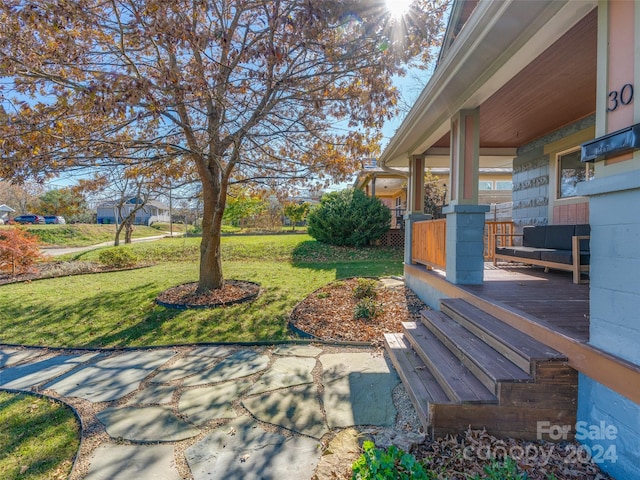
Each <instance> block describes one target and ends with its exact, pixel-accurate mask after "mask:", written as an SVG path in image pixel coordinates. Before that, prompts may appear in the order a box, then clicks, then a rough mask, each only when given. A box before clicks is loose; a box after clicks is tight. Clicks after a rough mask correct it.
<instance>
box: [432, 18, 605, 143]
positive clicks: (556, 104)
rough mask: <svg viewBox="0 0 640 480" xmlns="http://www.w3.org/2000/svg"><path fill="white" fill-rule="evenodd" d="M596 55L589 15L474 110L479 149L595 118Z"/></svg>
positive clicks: (526, 140) (446, 138)
mask: <svg viewBox="0 0 640 480" xmlns="http://www.w3.org/2000/svg"><path fill="white" fill-rule="evenodd" d="M596 49H597V10H593V11H592V12H591V13H589V14H588V15H587V16H586V17H585V18H583V19H582V20H581V21H580V22H579V23H577V24H576V25H575V26H574V27H573V28H572V29H570V30H569V31H568V32H567V33H566V34H565V35H564V36H562V37H561V38H560V39H559V40H558V41H557V42H555V43H554V44H553V45H552V46H551V47H550V48H548V49H547V50H546V51H545V52H544V53H542V54H541V55H540V56H538V57H537V58H536V59H535V60H533V61H532V62H531V63H530V64H529V65H528V66H527V67H525V68H524V69H523V70H522V71H521V72H520V73H518V74H517V75H516V76H515V77H514V78H513V79H511V81H509V82H508V83H507V84H505V85H504V86H503V87H502V88H501V89H500V90H498V91H497V92H496V93H495V94H493V95H492V96H491V97H490V98H489V99H488V100H486V101H485V102H484V103H483V104H482V105H481V106H480V146H481V147H484V148H501V147H511V148H517V147H520V146H522V145H525V144H527V143H529V142H531V141H532V140H535V139H536V138H539V137H542V136H543V135H545V134H547V133H549V132H552V131H554V130H557V129H559V128H561V127H563V126H565V125H568V124H570V123H572V122H574V121H576V120H579V119H581V118H584V117H586V116H588V115H591V114H593V113H595V111H596V67H597V66H596V61H597V58H596ZM449 143H450V142H449V134H446V135H444V136H443V137H442V138H441V139H440V140H438V141H437V142H436V143H435V144H434V145H433V146H434V147H449Z"/></svg>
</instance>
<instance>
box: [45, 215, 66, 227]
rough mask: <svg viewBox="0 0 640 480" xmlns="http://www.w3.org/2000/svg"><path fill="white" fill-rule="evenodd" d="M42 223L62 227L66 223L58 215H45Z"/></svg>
mask: <svg viewBox="0 0 640 480" xmlns="http://www.w3.org/2000/svg"><path fill="white" fill-rule="evenodd" d="M44 221H45V223H55V224H59V225H64V224H65V223H67V222H66V220H65V219H64V217H61V216H60V215H45V216H44Z"/></svg>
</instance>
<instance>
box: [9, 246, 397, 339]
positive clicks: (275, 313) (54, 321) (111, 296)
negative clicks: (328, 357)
mask: <svg viewBox="0 0 640 480" xmlns="http://www.w3.org/2000/svg"><path fill="white" fill-rule="evenodd" d="M198 243H199V240H198V239H192V238H190V239H171V240H161V241H158V242H153V243H141V244H133V245H131V246H127V247H126V248H131V249H133V250H135V251H136V253H137V254H138V256H140V257H141V258H147V259H153V260H155V261H157V262H159V263H157V264H156V265H155V266H153V267H149V268H142V269H137V270H130V271H125V272H114V273H103V274H95V275H82V276H75V277H65V278H57V279H49V280H39V281H34V282H31V283H22V284H13V285H5V286H2V287H0V343H12V344H27V345H48V346H61V347H81V346H91V347H102V346H105V347H114V346H143V345H167V344H185V343H197V342H238V341H242V342H252V341H273V340H284V339H288V338H290V334H289V332H288V331H287V324H286V323H287V317H288V315H289V313H290V312H291V310H292V309H293V307H294V306H295V305H296V304H297V303H298V302H300V301H301V300H302V299H303V298H304V297H305V296H306V295H308V294H309V293H310V292H312V291H313V290H316V289H317V288H319V287H321V286H322V285H325V284H327V283H329V282H331V281H332V280H335V279H336V278H345V277H351V276H381V275H393V274H401V273H402V252H401V250H400V249H391V248H386V249H377V248H365V249H352V248H336V247H330V246H327V245H323V244H320V243H318V242H316V241H314V240H312V239H311V237H309V236H307V235H272V236H242V237H225V238H223V262H224V263H223V265H224V266H223V268H224V273H225V277H226V278H234V279H242V280H250V281H254V282H257V283H259V284H260V285H261V286H262V288H263V293H262V295H261V296H260V297H259V298H258V299H257V300H256V301H254V302H252V303H246V304H240V305H236V306H231V307H226V308H218V309H208V310H187V311H179V310H172V309H166V308H164V307H160V306H157V305H156V304H155V303H154V299H155V297H156V296H157V295H158V294H159V293H160V292H162V291H163V290H165V289H166V288H168V287H171V286H174V285H178V284H181V283H186V282H191V281H195V280H197V272H198V263H197V255H198ZM77 257H79V259H81V260H85V259H93V260H95V258H97V251H91V252H86V253H83V254H80V255H77Z"/></svg>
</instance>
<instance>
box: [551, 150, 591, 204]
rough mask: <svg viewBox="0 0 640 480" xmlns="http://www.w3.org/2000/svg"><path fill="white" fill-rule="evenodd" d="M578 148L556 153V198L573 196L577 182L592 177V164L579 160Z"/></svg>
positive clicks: (575, 192)
mask: <svg viewBox="0 0 640 480" xmlns="http://www.w3.org/2000/svg"><path fill="white" fill-rule="evenodd" d="M580 156H581V153H580V149H577V150H571V151H568V152H564V153H559V154H558V191H557V198H569V197H575V196H576V195H578V193H577V185H578V183H579V182H586V181H589V180H591V179H592V178H593V166H592V165H591V164H590V163H583V162H581V161H580Z"/></svg>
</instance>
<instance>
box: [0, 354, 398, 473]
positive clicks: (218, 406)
mask: <svg viewBox="0 0 640 480" xmlns="http://www.w3.org/2000/svg"><path fill="white" fill-rule="evenodd" d="M398 385H399V378H398V376H397V374H396V373H395V371H394V370H393V368H391V367H390V363H389V362H388V361H387V359H386V357H385V356H384V355H383V354H382V353H380V352H378V351H374V350H372V349H365V348H355V347H353V348H347V347H341V348H337V347H330V346H321V345H307V344H303V345H297V344H291V345H279V346H273V347H240V346H238V347H235V346H198V347H175V348H159V349H146V350H145V349H140V350H134V351H101V352H83V351H54V350H38V349H28V348H14V347H11V348H10V347H6V348H5V347H2V346H0V388H10V389H17V390H24V391H34V392H43V393H45V394H47V395H50V396H53V397H56V398H59V399H61V400H63V401H65V402H66V403H68V404H70V405H72V406H75V407H76V408H77V407H79V406H81V407H82V408H78V410H79V411H82V412H83V423H84V424H85V425H88V424H92V425H95V426H96V428H95V430H96V432H94V433H93V435H95V436H96V438H97V439H99V441H94V442H88V441H84V442H83V446H82V447H81V451H80V452H79V460H78V461H77V464H76V468H75V469H74V472H73V473H72V475H71V479H72V480H75V479H81V478H85V479H90V480H98V479H107V478H108V479H111V480H117V479H127V480H128V479H132V478H135V479H136V480H147V479H168V480H173V479H181V478H193V479H196V480H199V479H235V478H237V479H251V478H256V479H278V480H287V479H292V480H293V479H295V480H302V479H310V478H312V476H313V475H314V470H315V469H316V467H317V465H318V464H319V462H320V460H321V456H322V453H323V451H322V443H321V441H323V442H325V441H328V440H331V439H332V438H333V437H334V436H336V434H338V433H339V432H341V431H342V430H343V429H345V428H348V427H351V426H368V427H375V428H377V429H384V428H385V427H386V428H393V426H394V424H395V422H396V417H397V411H396V407H395V405H394V399H393V391H394V389H396V388H397V387H398ZM85 417H89V418H85ZM351 443H353V442H351ZM350 449H351V450H353V446H351V447H350ZM351 454H353V452H351ZM325 463H326V462H325ZM324 478H330V476H325V477H324Z"/></svg>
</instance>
